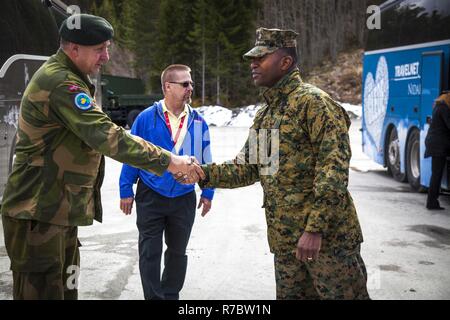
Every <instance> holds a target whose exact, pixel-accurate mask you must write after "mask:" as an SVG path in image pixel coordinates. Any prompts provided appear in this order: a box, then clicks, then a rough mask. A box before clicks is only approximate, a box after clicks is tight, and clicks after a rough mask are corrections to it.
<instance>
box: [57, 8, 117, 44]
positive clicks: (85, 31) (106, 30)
mask: <svg viewBox="0 0 450 320" xmlns="http://www.w3.org/2000/svg"><path fill="white" fill-rule="evenodd" d="M59 35H60V36H61V38H62V39H64V40H66V41H69V42H73V43H76V44H81V45H85V46H93V45H96V44H100V43H103V42H105V41H108V40H110V39H111V38H112V37H113V36H114V29H113V27H112V26H111V24H110V23H109V22H108V21H107V20H106V19H104V18H102V17H98V16H93V15H90V14H84V13H82V14H74V15H72V16H70V17H68V18H67V19H66V20H64V21H63V23H62V24H61V27H60V28H59Z"/></svg>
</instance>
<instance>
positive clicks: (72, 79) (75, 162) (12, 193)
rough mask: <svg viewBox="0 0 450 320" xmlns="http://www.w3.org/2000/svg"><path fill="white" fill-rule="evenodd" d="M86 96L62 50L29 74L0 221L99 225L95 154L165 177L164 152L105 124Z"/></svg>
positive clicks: (99, 174) (99, 160) (99, 175)
mask: <svg viewBox="0 0 450 320" xmlns="http://www.w3.org/2000/svg"><path fill="white" fill-rule="evenodd" d="M94 91H95V87H94V86H93V84H92V83H91V81H90V80H89V78H88V77H87V76H85V75H83V74H82V73H81V72H80V71H79V70H78V69H77V67H76V66H75V65H74V64H73V62H72V61H71V60H70V59H69V57H67V55H66V54H65V53H64V52H63V51H62V50H59V51H58V52H57V53H56V54H55V55H53V56H52V57H50V59H49V60H48V61H47V62H46V63H44V65H43V66H42V67H41V68H40V69H39V70H38V71H37V72H36V73H35V75H34V76H33V78H32V79H31V81H30V83H29V85H28V87H27V89H26V90H25V93H24V96H23V98H22V102H21V108H20V115H19V125H18V132H17V146H16V158H15V161H14V166H13V170H12V173H11V175H10V176H9V178H8V182H7V185H6V189H5V192H4V195H3V203H2V208H1V210H2V214H3V215H6V216H10V217H13V218H17V219H32V220H38V221H42V222H47V223H51V224H57V225H64V226H79V225H90V224H92V222H93V219H94V218H95V219H96V220H97V221H100V222H101V220H102V207H101V198H100V187H101V184H102V181H103V175H104V166H105V161H104V157H103V155H106V156H109V157H111V158H113V159H115V160H117V161H120V162H126V163H128V164H130V165H132V166H135V167H138V168H141V169H144V170H148V171H151V172H153V173H155V174H158V175H162V174H163V172H164V171H165V170H166V168H167V166H168V165H169V162H170V153H169V152H168V151H166V150H164V149H161V148H159V147H156V146H154V145H152V144H150V143H148V142H146V141H144V140H143V139H141V138H139V137H136V136H132V135H130V134H128V133H127V132H126V131H125V130H124V129H123V128H121V127H118V126H116V125H115V124H114V123H112V122H111V120H110V119H109V118H108V117H107V116H106V115H105V114H104V113H103V112H102V110H101V108H100V106H98V105H97V104H96V102H95V99H94V98H93V97H94Z"/></svg>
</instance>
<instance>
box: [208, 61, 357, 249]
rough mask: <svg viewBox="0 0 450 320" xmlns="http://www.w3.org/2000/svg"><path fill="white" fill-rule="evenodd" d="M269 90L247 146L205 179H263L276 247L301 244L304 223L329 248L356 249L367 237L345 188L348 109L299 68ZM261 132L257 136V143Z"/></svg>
mask: <svg viewBox="0 0 450 320" xmlns="http://www.w3.org/2000/svg"><path fill="white" fill-rule="evenodd" d="M264 98H265V100H266V104H265V105H264V106H263V107H262V108H261V109H260V110H259V111H258V113H257V114H256V117H255V120H254V123H253V126H252V127H251V128H250V135H249V139H248V140H247V142H246V143H245V146H244V148H243V149H242V150H241V152H240V153H239V154H238V156H237V157H236V159H234V160H233V161H232V162H229V163H225V164H220V165H217V164H211V165H205V166H203V169H204V171H205V173H206V176H207V178H206V180H204V182H201V183H200V186H201V187H208V188H210V187H216V188H237V187H242V186H247V185H251V184H253V183H255V182H257V181H260V182H261V184H262V187H263V190H264V204H263V207H265V208H266V219H267V225H268V238H269V245H270V248H271V251H272V252H275V253H286V252H291V251H292V252H295V247H296V244H297V241H298V239H299V237H300V236H301V234H302V232H304V231H307V232H319V233H321V234H322V237H323V243H322V247H323V248H336V249H337V250H340V249H349V250H353V248H355V247H356V246H357V245H358V244H359V243H361V242H362V240H363V238H362V233H361V229H360V225H359V222H358V218H357V214H356V210H355V207H354V204H353V200H352V198H351V196H350V194H349V192H348V190H347V185H348V171H349V161H350V157H351V150H350V142H349V136H348V129H349V127H350V119H349V117H348V115H347V113H346V111H345V110H344V109H343V108H342V107H341V106H340V105H339V104H337V103H336V102H335V101H333V100H332V99H331V98H330V97H329V96H328V95H327V94H326V93H325V92H323V91H322V90H320V89H318V88H316V87H314V86H312V85H310V84H307V83H304V82H302V80H301V77H300V72H299V71H298V69H295V70H293V71H292V72H291V73H289V74H288V75H286V76H285V77H284V78H283V79H282V80H280V81H279V83H278V84H277V85H276V86H275V87H273V88H270V89H269V90H267V91H266V92H265V93H264ZM261 129H268V130H261ZM270 129H272V130H270ZM264 132H265V133H264ZM261 133H264V134H261ZM256 136H257V137H258V139H257V141H258V142H257V143H252V142H256ZM272 139H273V141H274V143H273V142H271V141H272ZM255 145H257V151H252V150H254V149H253V148H254V147H253V146H255ZM264 145H266V147H264ZM276 149H278V152H276V151H277V150H276ZM256 154H257V157H258V161H255V159H256V156H255V155H256ZM264 154H266V155H267V158H264V156H262V155H264ZM269 156H271V157H269ZM267 159H269V160H270V161H269V160H267Z"/></svg>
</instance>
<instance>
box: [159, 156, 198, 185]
mask: <svg viewBox="0 0 450 320" xmlns="http://www.w3.org/2000/svg"><path fill="white" fill-rule="evenodd" d="M167 171H169V172H170V173H172V175H173V177H174V178H175V180H176V181H177V182H179V183H182V184H193V183H197V182H199V181H200V180H203V179H205V177H206V176H205V173H204V172H203V170H202V168H201V167H200V163H199V162H198V161H197V159H195V157H192V156H191V157H189V156H177V155H174V154H172V155H171V157H170V164H169V167H168V168H167Z"/></svg>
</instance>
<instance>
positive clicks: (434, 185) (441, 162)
mask: <svg viewBox="0 0 450 320" xmlns="http://www.w3.org/2000/svg"><path fill="white" fill-rule="evenodd" d="M446 160H447V159H446V157H431V179H430V187H429V188H428V198H427V208H428V207H439V201H438V198H439V192H440V188H441V181H442V174H443V173H444V168H445V164H446Z"/></svg>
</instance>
